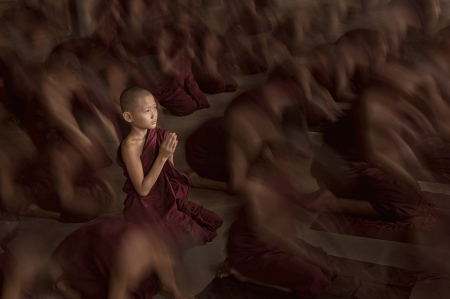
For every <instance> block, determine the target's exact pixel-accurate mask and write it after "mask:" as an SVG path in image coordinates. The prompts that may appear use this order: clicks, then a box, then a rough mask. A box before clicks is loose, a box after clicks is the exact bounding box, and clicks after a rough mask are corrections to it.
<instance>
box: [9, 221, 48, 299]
mask: <svg viewBox="0 0 450 299" xmlns="http://www.w3.org/2000/svg"><path fill="white" fill-rule="evenodd" d="M3 229H4V227H2V229H0V295H2V298H11V299H22V298H28V297H31V296H30V295H29V294H31V292H30V291H31V287H32V285H33V283H35V282H36V281H35V279H36V278H37V275H38V274H39V272H38V271H39V270H40V269H39V268H38V266H37V265H38V262H37V260H36V259H33V258H32V257H31V258H30V256H28V255H27V254H23V253H22V254H20V255H19V256H15V254H13V253H12V252H11V251H10V250H9V248H8V246H7V243H8V241H10V240H8V239H9V238H10V237H11V236H6V237H5V236H4V235H3V233H4V232H3Z"/></svg>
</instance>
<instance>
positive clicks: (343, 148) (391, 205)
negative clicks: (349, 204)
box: [311, 108, 421, 220]
mask: <svg viewBox="0 0 450 299" xmlns="http://www.w3.org/2000/svg"><path fill="white" fill-rule="evenodd" d="M353 109H355V108H353ZM351 113H353V115H351V116H348V117H346V118H343V119H341V120H339V121H338V122H336V123H334V124H333V125H331V127H330V128H329V130H328V131H327V132H325V135H324V143H325V144H324V148H325V149H326V148H331V150H332V151H331V152H325V151H324V150H322V151H321V152H323V153H324V154H320V153H319V155H318V158H316V159H315V160H314V161H313V164H312V165H311V173H312V175H313V176H314V177H315V178H316V179H317V180H318V181H321V182H322V183H323V184H325V186H326V187H327V188H328V189H329V190H330V191H331V192H333V194H334V195H335V196H336V197H342V198H350V199H358V200H365V201H369V202H370V204H371V205H372V207H373V209H374V210H375V211H376V212H377V213H379V214H380V215H381V216H382V217H383V218H386V219H390V220H397V219H404V218H409V217H412V216H414V215H415V214H416V212H417V208H418V204H419V198H420V196H421V195H420V194H418V193H417V192H416V191H415V190H414V189H412V188H411V187H410V186H409V185H407V184H406V183H404V182H402V181H401V180H399V179H397V178H396V177H394V176H393V175H391V174H388V173H387V172H385V171H383V170H381V169H379V168H375V167H373V166H372V165H370V164H369V163H368V161H367V160H366V159H365V157H364V154H363V147H362V141H361V137H360V136H359V132H358V131H357V130H358V124H357V119H356V116H355V115H354V113H355V111H352V112H351Z"/></svg>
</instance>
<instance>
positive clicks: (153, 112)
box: [131, 95, 158, 129]
mask: <svg viewBox="0 0 450 299" xmlns="http://www.w3.org/2000/svg"><path fill="white" fill-rule="evenodd" d="M131 118H132V122H133V125H135V126H136V127H138V128H142V129H155V128H156V122H157V120H158V110H157V108H156V102H155V98H154V97H153V96H152V95H148V96H145V97H142V98H140V99H139V100H138V103H137V106H136V108H135V109H134V111H133V112H132V113H131Z"/></svg>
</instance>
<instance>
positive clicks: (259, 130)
mask: <svg viewBox="0 0 450 299" xmlns="http://www.w3.org/2000/svg"><path fill="white" fill-rule="evenodd" d="M293 77H295V75H294V76H293ZM312 95H314V97H313V98H312V100H313V101H314V100H318V99H317V98H316V97H315V96H316V92H315V91H314V93H312ZM273 99H277V101H274V100H273ZM296 107H300V108H299V111H300V110H301V111H302V112H303V113H304V116H305V118H306V121H307V122H308V124H309V123H314V121H318V122H321V121H322V120H324V119H327V120H329V118H328V116H329V115H331V114H333V113H329V114H327V113H324V112H323V110H321V109H320V108H318V107H316V106H315V105H314V103H310V102H308V100H307V99H305V93H304V92H302V90H301V89H300V88H299V86H298V85H297V81H296V80H295V79H293V78H291V77H290V76H289V74H288V73H286V72H285V71H284V70H282V69H281V68H278V69H277V70H275V71H274V72H273V73H272V75H271V76H270V78H269V80H268V82H267V83H266V84H265V85H264V86H263V87H261V88H257V89H255V90H251V91H248V92H245V93H243V94H242V95H240V96H239V97H237V98H236V99H234V100H233V101H232V102H231V104H230V105H229V107H228V108H227V110H226V112H225V115H226V116H225V117H221V118H216V119H212V120H208V121H207V122H205V123H204V124H202V125H201V126H200V127H199V128H198V129H196V130H195V131H194V132H193V133H192V134H191V135H190V136H189V138H188V140H187V141H186V161H187V162H188V164H189V166H190V167H191V168H192V170H193V171H189V172H188V177H189V180H190V182H191V185H192V186H193V187H196V188H206V189H213V190H219V191H231V192H232V189H230V179H231V176H230V175H231V172H230V169H229V167H228V166H229V165H227V163H229V162H230V161H229V160H228V159H229V158H230V156H229V154H230V153H231V152H230V151H229V148H228V146H229V144H228V141H229V139H234V138H237V136H238V135H240V134H249V135H247V136H246V137H242V138H243V139H242V140H241V139H239V142H236V143H234V142H233V143H232V146H233V147H234V146H235V147H239V146H242V145H244V146H243V147H244V148H243V149H242V150H245V151H248V155H245V156H246V157H245V158H249V159H251V158H250V157H251V156H252V155H253V153H254V151H256V149H257V146H258V145H257V144H258V142H259V141H255V142H256V143H253V138H255V139H256V138H261V139H262V140H265V139H266V138H269V139H272V138H280V136H279V134H281V132H282V124H283V122H284V116H283V115H284V111H286V110H289V109H291V110H293V113H294V114H295V113H297V112H299V111H297V110H295V109H297V108H296ZM298 118H299V119H301V120H304V118H303V116H300V115H298ZM336 118H337V117H336ZM236 122H239V125H237V124H236V127H234V124H235V123H236ZM242 122H245V123H246V124H245V125H244V124H242ZM231 125H233V129H232V130H231V128H230V126H231ZM303 125H304V127H303V129H306V126H307V124H306V123H305V124H303ZM255 131H256V132H255ZM256 134H259V136H256ZM269 134H270V135H269ZM267 135H269V136H270V137H268V136H267ZM277 135H278V136H277ZM234 149H235V150H241V149H238V148H234ZM241 155H242V153H240V156H239V157H238V158H240V159H242V158H243V157H242V156H241ZM227 161H228V162H227ZM244 162H245V163H246V162H247V161H244ZM233 163H239V162H233ZM236 167H239V165H236ZM243 173H245V170H243V172H240V171H239V170H236V175H242V174H243Z"/></svg>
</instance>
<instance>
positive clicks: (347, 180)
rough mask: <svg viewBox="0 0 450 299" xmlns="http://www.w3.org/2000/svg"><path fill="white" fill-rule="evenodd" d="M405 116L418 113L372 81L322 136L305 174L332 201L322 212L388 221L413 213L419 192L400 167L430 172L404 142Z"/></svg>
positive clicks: (396, 94)
mask: <svg viewBox="0 0 450 299" xmlns="http://www.w3.org/2000/svg"><path fill="white" fill-rule="evenodd" d="M391 79H392V80H394V78H391ZM405 115H408V117H410V118H413V119H414V118H418V115H419V116H420V111H418V110H417V109H416V108H415V107H413V106H412V105H411V104H409V103H408V102H407V101H406V100H405V99H404V94H403V92H400V91H399V90H398V89H397V88H396V87H395V85H392V84H390V80H387V81H384V80H380V79H376V78H374V79H373V81H372V83H371V85H370V86H369V87H367V88H366V89H365V91H364V92H363V94H362V95H361V96H360V97H359V98H358V100H357V102H355V104H354V105H353V107H352V110H351V112H350V114H349V116H348V117H346V118H344V119H342V120H340V121H338V122H336V123H335V124H333V125H332V126H331V127H330V129H329V130H328V131H327V132H326V133H325V136H324V146H323V148H322V149H321V150H320V151H319V152H318V155H317V157H316V158H315V160H314V162H313V164H312V166H311V172H312V174H313V176H315V177H316V179H317V181H318V183H319V185H321V186H324V187H326V188H328V189H329V190H330V191H331V192H333V194H334V195H336V197H338V198H337V200H336V201H335V202H334V203H333V204H331V205H329V206H328V207H327V209H328V210H330V211H335V212H342V213H350V214H357V215H363V216H371V217H380V218H385V219H390V220H397V219H404V218H408V217H412V216H414V215H415V214H416V212H417V208H418V201H419V197H420V196H421V189H420V186H419V184H418V183H417V180H416V179H415V178H413V176H412V175H411V174H410V173H409V172H408V171H407V170H406V169H407V168H409V167H411V168H416V169H417V170H418V171H420V172H421V174H422V175H423V176H424V177H428V178H429V177H430V174H429V173H428V172H427V171H424V170H423V166H422V164H421V163H420V162H419V160H418V158H417V157H416V155H415V154H414V152H413V151H412V149H411V147H410V146H409V145H408V143H407V142H406V140H408V139H409V138H410V136H412V135H414V132H413V131H412V130H411V129H410V128H409V126H408V123H407V122H406V121H404V117H405ZM424 126H425V127H426V124H424ZM428 127H429V126H428ZM431 129H432V128H431ZM330 149H331V150H330ZM333 151H334V152H333Z"/></svg>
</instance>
